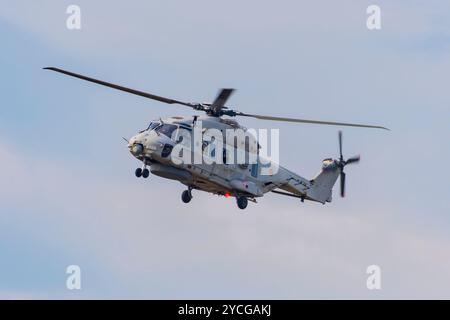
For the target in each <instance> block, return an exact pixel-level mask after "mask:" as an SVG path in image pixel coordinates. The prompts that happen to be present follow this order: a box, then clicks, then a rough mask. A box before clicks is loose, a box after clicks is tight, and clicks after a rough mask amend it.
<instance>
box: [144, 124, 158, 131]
mask: <svg viewBox="0 0 450 320" xmlns="http://www.w3.org/2000/svg"><path fill="white" fill-rule="evenodd" d="M159 125H160V123H159V122H150V125H149V126H148V128H147V130H149V131H152V130H153V129H155V128H156V127H157V126H159Z"/></svg>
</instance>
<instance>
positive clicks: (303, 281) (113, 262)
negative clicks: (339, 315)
mask: <svg viewBox="0 0 450 320" xmlns="http://www.w3.org/2000/svg"><path fill="white" fill-rule="evenodd" d="M0 156H1V159H2V166H1V169H0V174H1V176H2V177H6V179H2V182H1V184H0V194H1V201H2V203H3V206H6V207H10V206H14V207H16V208H17V209H20V211H21V212H22V216H21V218H20V219H17V218H16V217H9V216H8V212H3V213H2V217H1V218H2V224H3V225H5V224H6V227H7V228H9V229H11V230H15V229H16V228H17V230H23V228H18V224H20V225H22V226H23V225H24V224H27V223H28V222H29V223H30V224H33V221H35V218H34V217H33V216H34V215H35V214H36V213H37V212H39V213H41V214H42V212H44V215H45V217H41V218H42V219H45V221H49V222H51V225H52V226H53V228H52V229H39V228H33V225H29V226H28V230H29V231H31V232H32V233H33V237H34V238H35V239H36V241H38V242H45V243H47V244H49V243H51V242H54V241H57V242H59V243H60V244H59V246H58V250H62V251H65V250H66V251H67V250H69V251H70V250H74V251H77V250H80V248H82V251H83V252H84V253H85V254H87V256H88V257H89V259H88V260H89V261H90V262H91V263H92V264H93V265H95V266H96V267H98V269H99V270H104V273H105V275H106V277H110V281H111V282H113V283H114V284H115V285H116V286H114V289H113V290H114V291H113V292H111V291H110V292H105V291H102V288H101V286H100V287H96V288H92V289H93V291H90V294H91V295H93V296H97V297H102V296H106V297H108V296H110V295H111V294H113V295H116V296H123V297H127V296H136V295H138V296H141V297H153V298H155V297H171V298H209V297H213V298H233V297H242V298H280V297H285V298H314V297H318V298H348V297H356V298H360V297H365V298H371V297H374V298H378V297H387V298H405V297H414V298H416V297H428V298H429V297H438V298H445V297H447V298H448V296H449V295H450V292H449V291H448V287H449V286H448V285H449V283H450V278H449V275H448V274H447V272H446V270H448V268H449V267H450V262H449V261H450V260H449V259H448V258H449V255H448V250H447V248H448V245H449V244H450V241H449V240H450V239H449V237H448V236H447V235H446V234H442V233H437V232H436V233H435V234H433V232H427V233H424V232H421V231H420V229H418V228H417V227H411V226H404V225H402V224H399V223H398V221H397V220H395V218H394V216H395V215H396V210H397V209H398V208H392V210H384V211H382V212H377V211H374V210H372V209H368V210H364V211H363V212H358V210H357V209H356V208H354V209H351V210H349V211H342V210H339V206H338V205H336V206H334V205H333V204H332V205H328V206H317V205H313V204H306V205H301V204H300V203H297V202H296V201H292V200H290V199H284V198H276V197H273V196H270V197H268V198H264V199H262V200H261V201H260V204H258V205H251V206H250V208H249V210H247V212H245V213H243V212H240V211H238V209H236V206H235V204H234V203H233V201H232V200H226V199H219V198H217V197H215V196H210V195H203V194H200V193H196V194H195V198H194V200H193V203H191V204H189V205H188V206H186V205H184V204H182V203H181V201H179V199H178V198H179V195H178V193H177V192H176V191H175V190H176V189H179V190H181V188H174V187H173V186H171V187H168V186H169V185H170V183H165V182H164V181H163V180H160V179H159V178H156V177H151V178H150V179H149V180H148V181H145V183H143V181H142V180H135V179H133V178H131V177H130V180H127V181H120V180H117V181H116V180H115V179H114V177H110V178H107V179H105V177H102V176H97V175H96V173H95V171H94V170H92V169H89V168H73V167H65V166H64V165H63V164H61V163H57V162H54V161H52V160H50V159H44V158H35V159H33V170H31V171H21V168H23V167H24V165H25V164H26V163H27V159H28V156H26V155H24V154H23V153H21V152H20V151H17V150H15V149H14V148H11V147H6V145H5V144H4V143H2V144H1V145H0ZM23 236H26V235H23ZM75 256H77V255H75ZM369 264H379V265H380V266H381V267H382V271H383V272H384V273H383V275H384V277H383V281H384V282H383V287H384V289H383V291H382V292H381V293H380V294H374V293H373V292H369V291H368V290H367V289H365V277H366V275H365V268H366V267H367V266H368V265H369ZM3 272H12V270H3ZM437 275H439V276H437ZM37 289H39V288H37ZM43 290H44V289H43ZM92 292H94V293H92ZM46 294H49V295H52V296H55V295H58V292H56V293H55V292H52V293H46ZM61 294H65V292H62V293H61Z"/></svg>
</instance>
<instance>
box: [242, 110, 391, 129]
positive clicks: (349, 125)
mask: <svg viewBox="0 0 450 320" xmlns="http://www.w3.org/2000/svg"><path fill="white" fill-rule="evenodd" d="M236 115H237V116H243V117H252V118H256V119H260V120H274V121H285V122H296V123H312V124H325V125H330V126H346V127H361V128H375V129H384V130H389V129H388V128H385V127H382V126H372V125H367V124H358V123H346V122H332V121H317V120H307V119H296V118H281V117H272V116H262V115H259V114H247V113H242V112H236Z"/></svg>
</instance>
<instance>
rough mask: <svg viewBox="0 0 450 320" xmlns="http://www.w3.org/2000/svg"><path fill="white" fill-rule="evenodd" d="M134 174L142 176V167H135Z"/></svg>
mask: <svg viewBox="0 0 450 320" xmlns="http://www.w3.org/2000/svg"><path fill="white" fill-rule="evenodd" d="M134 174H135V175H136V177H137V178H140V177H142V169H141V168H137V169H136V171H135V172H134Z"/></svg>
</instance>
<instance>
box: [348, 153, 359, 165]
mask: <svg viewBox="0 0 450 320" xmlns="http://www.w3.org/2000/svg"><path fill="white" fill-rule="evenodd" d="M360 159H361V157H360V156H359V155H358V156H354V157H351V158H348V159H347V161H345V164H346V165H347V164H350V163H358V162H359V160H360Z"/></svg>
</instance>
